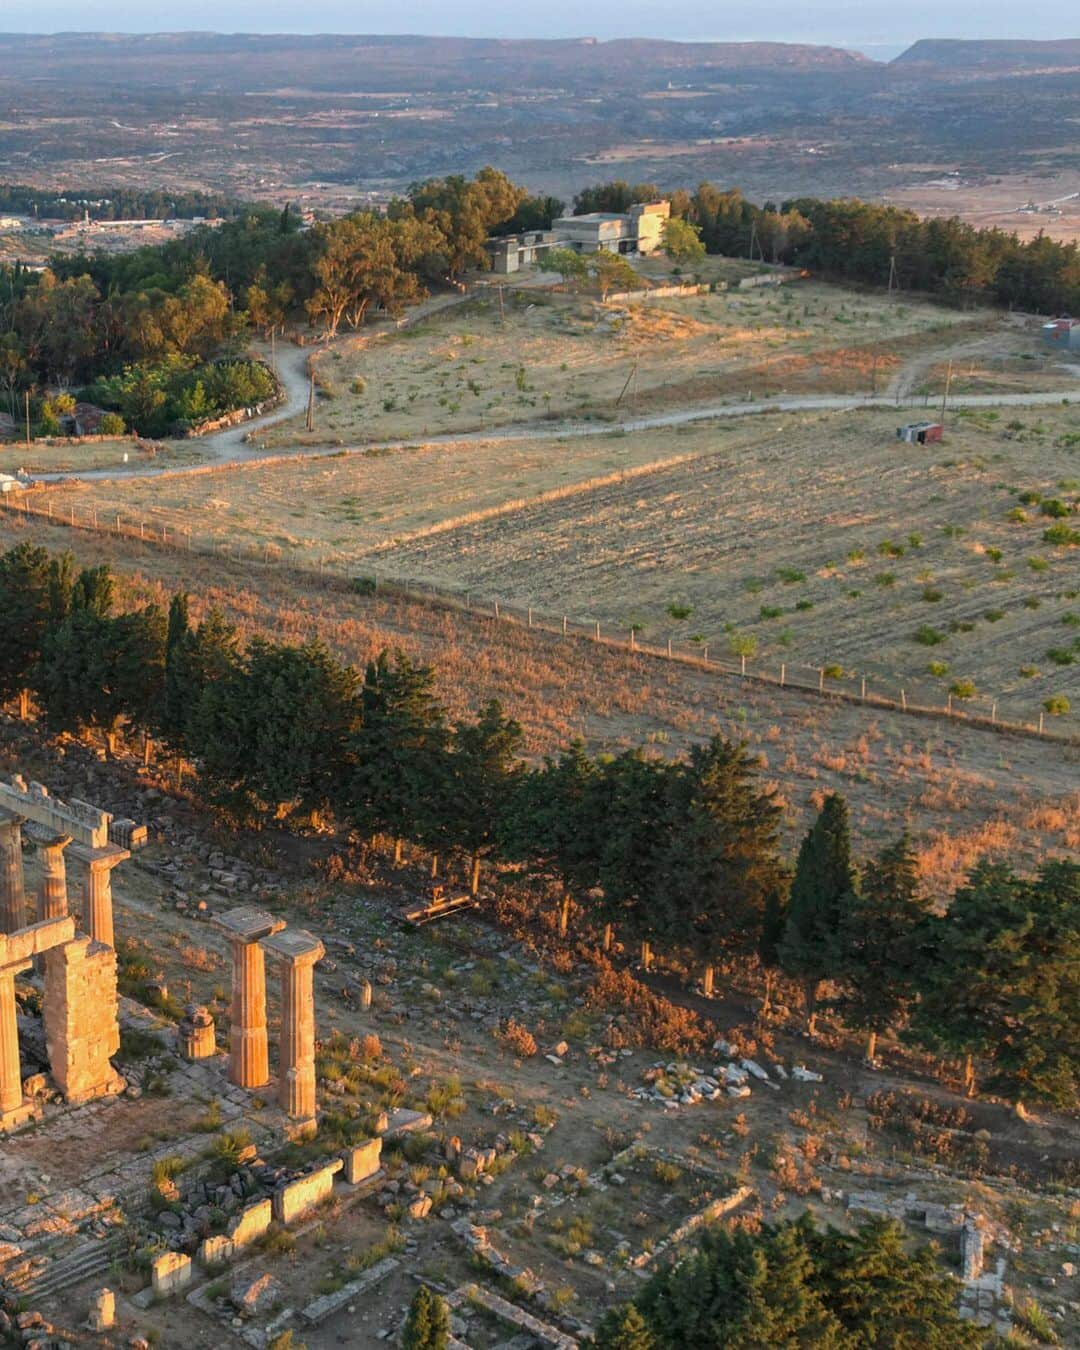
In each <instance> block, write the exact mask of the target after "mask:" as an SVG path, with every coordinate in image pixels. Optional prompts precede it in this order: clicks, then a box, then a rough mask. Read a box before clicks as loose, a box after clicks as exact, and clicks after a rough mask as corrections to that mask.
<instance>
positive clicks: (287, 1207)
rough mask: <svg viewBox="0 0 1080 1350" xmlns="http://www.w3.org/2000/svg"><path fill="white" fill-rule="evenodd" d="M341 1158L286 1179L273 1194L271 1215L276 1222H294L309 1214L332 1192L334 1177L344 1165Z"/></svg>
mask: <svg viewBox="0 0 1080 1350" xmlns="http://www.w3.org/2000/svg"><path fill="white" fill-rule="evenodd" d="M344 1165H345V1164H344V1162H343V1161H342V1160H341V1158H335V1159H334V1161H333V1162H331V1163H327V1164H326V1166H325V1167H320V1168H319V1169H318V1171H316V1172H308V1173H307V1174H306V1176H302V1177H297V1178H296V1179H295V1180H294V1181H286V1182H285V1183H284V1185H282V1186H279V1187H278V1188H277V1190H276V1191H275V1192H274V1196H273V1215H274V1218H275V1219H276V1220H277V1222H278V1223H283V1224H288V1223H295V1222H296V1220H297V1219H302V1218H303V1217H304V1215H305V1214H309V1213H310V1212H311V1210H313V1209H314V1208H315V1207H316V1206H317V1205H321V1204H322V1203H323V1201H324V1200H328V1199H329V1198H330V1196H331V1195H333V1193H334V1178H335V1177H336V1176H337V1174H338V1173H339V1172H340V1171H341V1169H342V1168H343V1167H344Z"/></svg>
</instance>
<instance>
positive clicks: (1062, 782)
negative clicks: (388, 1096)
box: [0, 514, 1080, 893]
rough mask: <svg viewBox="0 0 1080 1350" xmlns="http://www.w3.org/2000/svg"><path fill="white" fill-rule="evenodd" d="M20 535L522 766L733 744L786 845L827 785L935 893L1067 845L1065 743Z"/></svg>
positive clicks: (865, 842) (227, 569)
mask: <svg viewBox="0 0 1080 1350" xmlns="http://www.w3.org/2000/svg"><path fill="white" fill-rule="evenodd" d="M26 538H31V539H35V540H37V541H39V542H41V543H42V544H44V545H45V546H46V547H48V548H50V549H52V550H54V551H60V550H63V549H65V548H71V549H73V550H75V552H76V556H77V561H78V562H79V563H80V564H81V565H84V566H91V565H96V564H98V563H100V562H104V561H108V562H109V563H111V564H112V566H113V567H114V568H115V569H116V570H117V571H118V572H119V574H120V575H121V576H122V578H124V579H125V583H126V584H125V599H126V601H127V602H129V603H144V602H145V601H146V600H148V599H152V600H156V601H157V602H159V603H167V600H168V595H169V593H170V592H171V591H172V590H174V589H176V588H178V587H184V588H185V589H188V590H190V591H191V592H192V596H193V612H194V614H195V615H196V616H197V615H200V614H204V613H205V612H206V610H207V608H208V607H209V606H211V605H214V606H217V607H219V608H220V609H221V610H222V611H223V612H224V613H225V615H226V616H227V617H228V618H229V619H230V620H232V621H233V622H235V623H236V624H237V625H238V626H239V628H240V631H241V632H242V634H243V635H244V636H245V637H251V636H253V635H255V634H263V635H266V636H268V637H271V638H273V639H276V640H279V641H293V642H299V641H305V640H308V639H311V638H316V637H318V638H321V639H322V640H323V641H325V642H326V643H327V644H328V645H329V646H330V647H331V648H332V649H333V650H334V651H335V652H337V653H338V654H339V655H340V656H341V657H343V658H345V659H347V660H349V661H352V662H354V663H356V664H360V663H362V662H364V661H366V660H368V659H370V657H371V656H372V655H374V654H375V653H376V652H378V651H379V650H381V649H382V648H387V647H388V648H391V649H395V648H396V649H400V650H402V651H405V652H407V653H408V654H410V655H411V656H413V657H414V658H415V659H422V660H426V661H430V662H432V663H433V664H434V665H435V666H436V668H437V672H438V687H439V692H440V695H441V697H442V698H443V699H444V700H445V702H446V703H447V705H448V706H449V708H450V709H451V711H452V712H453V713H455V714H461V713H463V712H465V711H467V710H470V709H474V708H476V707H477V706H478V705H479V704H480V703H481V702H482V701H483V700H485V699H487V698H489V697H498V698H501V699H502V700H503V702H504V703H505V704H506V706H507V707H508V709H509V710H510V711H512V713H513V714H514V715H515V716H516V717H518V718H519V719H520V720H521V721H522V723H523V724H524V727H525V730H526V736H527V748H528V751H529V753H530V754H533V755H539V754H543V753H548V752H553V751H555V750H557V749H559V748H560V747H562V746H565V745H566V744H567V743H568V741H569V740H570V739H571V738H572V737H573V736H581V737H583V738H584V739H585V740H586V741H587V742H588V743H589V745H590V746H591V747H592V748H593V749H594V750H600V749H604V750H611V751H617V750H620V749H624V748H627V747H630V746H636V745H641V744H646V743H647V744H649V745H650V746H652V748H653V750H654V751H655V752H656V753H658V754H675V753H678V752H680V751H681V750H683V749H684V748H685V747H686V746H687V745H688V744H690V743H693V742H694V741H697V740H699V739H702V738H704V737H707V736H709V735H712V734H713V733H715V732H722V733H723V734H725V735H728V736H731V737H734V738H737V739H745V740H746V741H747V742H748V743H749V744H750V746H751V747H752V748H753V749H754V750H755V751H756V753H757V754H758V757H759V762H760V764H761V768H762V771H763V773H764V775H765V778H766V780H767V781H769V782H771V783H773V784H775V786H776V787H777V789H778V791H779V792H780V793H781V795H782V798H783V800H784V801H785V802H786V803H787V805H788V807H789V811H788V816H787V819H788V828H789V833H790V838H791V839H792V840H794V838H795V837H796V836H797V835H798V834H799V833H800V832H801V831H802V830H803V829H805V827H806V824H807V822H808V819H809V816H810V813H811V812H813V811H815V810H816V809H817V807H818V805H819V804H820V802H821V800H822V798H823V795H824V794H825V793H826V792H828V791H830V790H838V791H842V792H843V793H845V795H847V797H848V798H849V800H850V802H851V805H852V817H853V826H854V830H855V833H856V837H857V839H858V841H859V847H860V849H862V848H868V847H870V846H871V845H872V844H874V843H877V842H880V841H881V840H882V839H883V838H885V837H888V836H890V835H895V834H896V833H898V832H899V830H900V829H901V828H903V826H904V825H909V826H910V828H911V829H912V830H913V832H914V833H915V835H916V837H917V839H918V842H919V846H920V856H921V861H922V867H923V871H924V875H925V876H926V878H927V880H928V884H929V885H930V886H931V887H932V889H934V890H935V891H941V892H942V893H943V892H944V891H946V890H947V889H948V888H949V887H950V886H952V885H954V884H955V883H956V881H957V880H958V879H959V878H960V877H962V876H963V875H964V874H965V872H966V871H967V869H968V868H969V867H970V866H971V865H972V863H973V862H974V861H975V860H976V859H977V858H978V857H980V856H983V855H989V856H993V857H1005V856H1011V857H1013V858H1015V859H1017V860H1020V861H1025V860H1028V861H1034V860H1035V859H1037V858H1039V857H1041V856H1055V855H1057V854H1060V853H1067V852H1069V851H1070V850H1071V851H1072V852H1074V853H1075V851H1076V850H1077V848H1080V826H1078V821H1080V793H1078V783H1080V751H1078V750H1076V749H1075V748H1070V747H1067V746H1063V745H1060V744H1052V743H1048V742H1043V741H1039V740H1037V739H1034V738H1026V737H1015V736H1009V735H1004V734H1001V733H995V732H992V731H989V730H984V729H981V728H979V727H975V726H969V725H965V724H963V723H956V722H945V721H940V720H926V719H923V718H919V717H917V716H913V715H907V716H905V715H904V714H902V713H899V712H895V713H894V712H890V711H887V710H874V711H872V712H870V711H868V710H866V709H862V708H859V707H855V706H852V705H849V704H846V703H840V702H837V701H835V700H832V699H829V698H825V699H822V698H820V697H818V696H816V695H812V694H807V693H801V692H799V691H797V690H794V689H790V688H788V689H777V688H774V687H770V686H763V685H759V684H756V683H753V682H741V681H739V680H738V679H737V678H732V677H724V676H721V675H717V674H715V673H711V672H706V671H703V670H700V669H696V668H694V667H688V666H682V665H679V664H676V663H670V662H666V661H661V660H656V659H654V658H650V657H648V656H645V655H640V654H639V655H631V654H628V653H626V652H624V651H621V650H619V649H616V648H609V647H605V646H599V647H597V646H595V645H593V644H591V643H587V642H584V641H582V640H580V639H574V638H569V639H562V638H560V637H557V636H553V635H551V634H547V633H544V632H540V631H536V630H533V631H529V630H527V629H526V628H525V627H524V626H523V625H520V624H517V623H510V622H496V621H494V620H493V619H491V618H487V617H484V616H481V615H478V614H462V613H460V612H458V611H455V610H451V609H446V608H443V607H440V606H436V605H430V604H425V603H419V602H414V601H408V600H405V599H402V598H399V597H394V596H392V595H376V596H370V597H367V596H359V595H356V594H354V593H352V592H351V591H350V589H349V588H348V587H347V586H345V585H342V584H341V583H340V582H335V581H334V580H333V579H331V578H320V577H319V576H318V575H307V576H304V575H302V574H300V573H297V572H292V571H290V570H288V569H284V568H266V569H261V568H259V569H257V568H253V567H252V566H251V564H250V563H248V562H240V563H235V562H232V561H230V560H229V559H226V558H220V559H217V558H208V557H203V556H200V555H198V554H187V553H185V552H181V551H174V550H171V549H163V548H161V547H160V546H156V547H155V546H154V545H151V544H149V543H140V542H139V541H137V540H129V539H125V538H121V539H114V538H110V537H108V536H105V535H97V534H92V533H86V532H83V531H72V530H70V529H67V528H65V527H63V526H61V525H59V524H50V523H49V522H47V521H44V520H41V519H38V518H34V517H31V518H29V519H28V520H26V521H24V520H23V519H22V518H16V517H12V516H8V515H6V514H0V548H7V547H10V546H11V544H13V543H14V542H17V541H18V540H20V539H26Z"/></svg>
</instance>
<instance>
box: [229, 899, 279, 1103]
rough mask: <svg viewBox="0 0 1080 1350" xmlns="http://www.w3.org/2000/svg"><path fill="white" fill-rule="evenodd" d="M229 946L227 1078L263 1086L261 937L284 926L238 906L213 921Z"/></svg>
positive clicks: (266, 1073)
mask: <svg viewBox="0 0 1080 1350" xmlns="http://www.w3.org/2000/svg"><path fill="white" fill-rule="evenodd" d="M215 923H216V924H217V926H218V927H219V928H221V929H223V930H224V932H225V933H226V934H227V935H228V937H229V941H230V943H231V945H232V963H233V972H232V1012H231V1023H230V1027H229V1080H230V1082H233V1083H235V1084H236V1086H237V1087H242V1088H257V1087H263V1086H264V1085H265V1084H266V1083H267V1082H269V1079H270V1055H269V1049H268V1046H267V1040H266V963H265V960H264V958H263V949H262V948H261V947H260V946H259V941H260V939H261V938H265V937H269V936H270V935H271V934H272V933H280V932H281V930H282V929H283V928H284V927H285V923H284V921H283V920H282V919H275V918H274V916H273V915H272V914H268V913H266V911H265V910H261V909H253V908H250V907H248V906H242V907H241V908H240V909H231V910H229V912H228V913H227V914H223V915H221V917H220V918H218V919H216V920H215Z"/></svg>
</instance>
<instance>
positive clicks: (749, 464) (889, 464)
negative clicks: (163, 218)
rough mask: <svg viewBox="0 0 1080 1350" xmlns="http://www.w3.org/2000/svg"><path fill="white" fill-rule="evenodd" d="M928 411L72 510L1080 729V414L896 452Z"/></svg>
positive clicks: (499, 448)
mask: <svg viewBox="0 0 1080 1350" xmlns="http://www.w3.org/2000/svg"><path fill="white" fill-rule="evenodd" d="M909 415H910V414H907V413H899V412H892V411H883V410H869V409H863V410H858V411H851V412H836V413H832V412H828V413H825V412H815V413H801V414H792V413H777V414H776V415H775V416H770V417H767V418H748V419H741V420H729V421H724V420H717V421H714V422H707V423H695V424H690V425H686V426H682V427H678V428H671V429H657V430H653V431H643V432H634V433H629V434H627V433H624V432H621V431H614V432H613V433H612V434H611V435H610V436H608V435H602V436H597V437H586V438H579V439H572V438H567V439H564V440H562V441H560V440H557V439H553V440H551V441H535V442H534V441H515V440H513V439H508V440H499V439H494V438H493V439H492V440H490V441H484V442H479V443H476V442H462V443H459V444H447V443H439V444H434V445H428V446H425V447H422V448H419V449H414V450H401V451H395V452H384V453H373V452H366V453H364V454H361V455H350V456H342V457H340V458H338V457H332V458H329V459H322V460H318V461H308V462H305V461H302V460H299V461H290V462H287V463H278V464H271V465H264V466H261V467H260V466H250V467H245V468H233V469H223V470H220V471H217V472H214V473H206V474H200V475H197V476H194V477H182V476H177V477H171V478H170V477H165V478H162V479H158V480H144V481H132V482H130V483H128V484H126V485H125V486H124V489H123V494H122V498H121V499H120V501H117V497H116V488H115V485H112V484H108V483H102V484H93V485H85V486H79V487H77V488H73V489H71V490H70V491H68V490H66V489H64V490H58V491H55V492H53V493H51V494H50V501H52V502H53V509H54V510H55V511H56V513H57V514H58V515H63V514H66V513H67V512H68V511H69V510H70V509H71V508H72V507H73V508H74V509H75V510H76V513H77V515H78V516H79V518H81V519H89V518H91V516H92V515H93V514H94V513H95V512H96V513H99V514H100V516H101V518H102V519H104V518H105V517H106V515H107V514H108V513H109V512H110V511H112V510H114V509H116V508H117V507H118V506H122V508H123V514H124V518H125V519H126V520H127V521H129V522H139V523H140V526H141V522H145V523H146V525H147V527H148V529H149V530H150V531H156V532H157V533H158V534H160V533H161V531H162V529H164V530H165V531H166V532H167V534H168V536H169V537H171V538H176V539H189V540H190V542H191V544H192V546H193V547H194V548H195V549H202V550H228V551H232V552H234V553H241V554H244V553H246V554H247V556H249V557H252V558H269V559H277V560H281V561H285V562H292V563H295V564H299V565H301V566H305V567H312V568H316V569H319V568H324V569H325V570H327V571H328V572H333V573H335V574H337V575H339V576H347V577H355V576H360V575H365V576H371V575H377V576H379V577H382V578H392V579H395V580H397V581H399V582H402V583H409V584H413V583H416V584H423V585H426V586H431V585H434V586H437V587H440V588H443V589H445V590H449V591H452V592H455V593H458V594H464V593H465V592H469V593H471V596H472V597H473V598H474V600H475V601H476V602H478V603H479V602H485V601H486V602H488V603H489V604H490V603H492V602H494V601H499V602H501V603H502V604H504V605H516V606H519V607H520V608H522V609H525V608H528V607H530V606H531V607H533V608H535V610H536V611H537V612H538V613H539V614H541V615H548V616H554V617H556V618H559V617H561V616H562V615H567V616H569V618H570V619H572V620H576V621H579V622H588V623H596V622H599V623H600V624H601V625H602V629H603V630H604V631H605V632H606V633H607V634H608V635H609V636H616V637H619V636H621V637H622V638H624V639H626V638H628V635H629V633H630V630H631V629H633V630H634V632H635V634H636V635H637V639H638V640H640V641H643V642H649V643H653V644H657V643H659V644H666V643H667V642H668V641H669V640H670V641H671V643H672V644H673V648H674V649H677V650H680V651H684V652H690V653H694V652H697V653H703V652H705V651H706V650H707V649H711V651H712V653H713V655H714V658H715V657H722V658H726V659H730V658H731V656H732V654H733V651H734V650H736V648H735V647H733V639H735V640H736V641H738V642H740V644H741V647H742V648H743V649H745V647H746V643H747V641H748V642H749V643H750V644H751V646H752V650H751V651H750V652H749V656H750V666H751V669H757V670H767V671H768V672H770V673H772V674H774V675H775V674H777V673H778V671H779V667H780V664H781V663H784V664H785V667H786V668H787V670H788V671H789V672H790V674H791V676H792V677H794V676H795V672H796V670H797V669H799V668H803V670H804V674H803V678H805V668H815V670H817V669H822V668H824V669H826V670H827V672H828V676H827V677H828V679H829V680H830V681H832V682H833V684H834V686H835V687H847V688H854V689H860V690H861V688H862V680H863V678H864V677H865V678H866V679H867V681H868V682H869V687H870V688H871V690H872V691H876V692H877V693H880V694H885V695H887V696H889V697H892V698H898V697H899V696H900V689H901V688H903V689H904V691H905V697H907V698H908V699H910V700H912V701H915V702H922V703H925V704H928V705H932V706H942V705H944V704H946V703H947V702H948V701H949V699H950V696H951V697H952V699H953V701H954V702H956V703H957V705H958V706H959V705H960V704H963V705H965V706H966V707H968V708H969V709H971V710H977V711H980V712H983V713H987V714H990V713H992V712H994V711H996V713H997V715H999V716H1001V717H1004V718H1008V719H1013V720H1023V721H1026V722H1029V723H1032V722H1037V721H1038V718H1039V716H1040V713H1043V714H1045V715H1049V714H1053V715H1054V716H1056V717H1057V718H1058V719H1059V721H1060V724H1061V726H1062V727H1063V728H1064V727H1068V728H1074V727H1075V726H1076V719H1077V714H1078V713H1080V645H1078V641H1077V639H1078V637H1080V630H1078V614H1080V594H1078V588H1080V576H1078V574H1077V559H1076V556H1075V555H1076V549H1075V547H1070V546H1069V545H1068V544H1067V543H1058V544H1055V543H1053V542H1051V541H1048V540H1047V538H1045V537H1044V535H1045V533H1046V531H1047V530H1051V531H1053V528H1054V526H1055V525H1056V526H1058V529H1059V532H1060V533H1062V537H1064V538H1068V537H1070V535H1069V533H1068V532H1069V531H1070V530H1072V529H1075V519H1076V504H1077V499H1078V496H1080V487H1078V482H1080V466H1078V450H1080V410H1077V409H1075V408H1073V407H1072V406H1067V405H1062V406H1061V407H1053V408H1045V409H1040V410H1039V411H1038V412H1035V411H1024V410H1020V409H1003V410H1001V411H1000V412H998V411H995V410H992V409H979V410H977V411H967V410H961V411H958V412H956V413H953V414H950V418H949V422H948V427H947V434H946V438H945V440H944V442H943V443H941V444H940V445H936V446H927V447H920V446H906V445H902V444H901V443H900V442H898V441H897V440H896V439H895V427H896V423H897V421H898V420H901V418H902V417H905V416H909ZM1021 494H1028V495H1029V496H1030V494H1035V497H1036V498H1037V500H1031V501H1028V502H1026V503H1025V502H1023V501H1022V500H1021ZM1043 499H1045V502H1044V500H1043ZM1048 512H1065V513H1066V515H1067V516H1071V522H1072V523H1070V519H1064V520H1058V519H1057V518H1056V516H1055V515H1050V514H1047V513H1048ZM1054 537H1055V536H1054V535H1053V533H1052V534H1051V540H1052V539H1053V538H1054ZM1063 699H1064V700H1067V701H1068V704H1069V705H1070V707H1066V706H1065V704H1064V703H1062V702H1061V700H1063ZM1048 700H1049V703H1048Z"/></svg>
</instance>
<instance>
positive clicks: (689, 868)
mask: <svg viewBox="0 0 1080 1350" xmlns="http://www.w3.org/2000/svg"><path fill="white" fill-rule="evenodd" d="M780 816H781V811H780V807H779V806H778V805H777V804H776V801H775V794H774V793H773V792H771V791H762V790H761V788H760V787H759V785H758V783H757V782H756V777H755V770H754V767H753V765H752V763H751V761H750V757H749V756H748V754H747V752H746V747H745V745H736V744H733V743H732V742H730V741H726V740H725V739H724V738H723V737H722V736H714V737H713V739H712V740H711V741H710V742H709V743H708V744H707V745H696V746H694V747H693V748H692V750H691V751H690V756H689V760H688V762H687V763H686V764H685V765H682V766H680V767H679V768H678V769H677V770H675V771H674V772H673V773H672V774H671V775H670V776H669V791H668V811H667V829H666V839H665V841H664V844H665V857H664V859H663V861H662V863H661V865H660V868H659V877H658V882H657V887H658V888H657V890H656V892H655V895H654V901H655V909H656V926H657V928H658V929H659V931H660V932H661V933H662V935H663V937H664V940H665V941H666V942H672V943H678V944H681V945H685V946H688V947H691V948H692V949H693V950H694V951H695V952H696V953H697V954H699V956H700V959H701V960H702V961H703V962H704V963H705V966H706V978H705V983H706V987H707V988H711V983H712V979H711V972H712V968H713V965H714V963H715V962H718V961H722V960H724V959H728V958H731V957H732V956H735V955H742V956H750V955H752V954H753V953H754V950H755V948H756V945H757V938H758V935H759V933H760V931H761V925H762V920H763V916H764V913H765V908H766V905H767V904H768V903H769V899H770V897H771V896H775V894H776V892H777V891H778V889H779V886H780V879H781V876H782V869H781V864H780V858H779V829H780Z"/></svg>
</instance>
